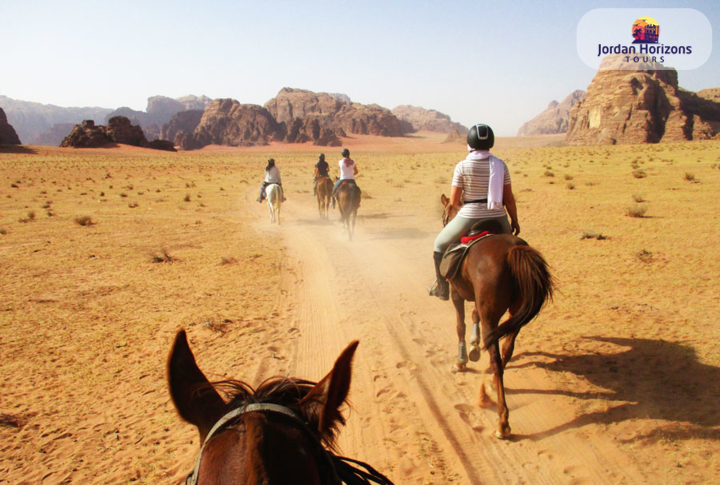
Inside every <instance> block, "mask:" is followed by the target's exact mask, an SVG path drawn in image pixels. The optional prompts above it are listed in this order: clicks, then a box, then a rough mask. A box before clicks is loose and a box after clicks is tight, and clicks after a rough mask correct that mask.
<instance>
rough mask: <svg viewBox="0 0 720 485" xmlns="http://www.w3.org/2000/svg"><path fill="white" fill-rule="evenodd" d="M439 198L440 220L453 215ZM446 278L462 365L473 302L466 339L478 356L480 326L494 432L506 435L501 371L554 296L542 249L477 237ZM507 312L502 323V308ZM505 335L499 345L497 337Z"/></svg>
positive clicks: (507, 238) (508, 237)
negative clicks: (493, 396) (493, 402)
mask: <svg viewBox="0 0 720 485" xmlns="http://www.w3.org/2000/svg"><path fill="white" fill-rule="evenodd" d="M440 201H441V202H442V203H443V205H444V206H445V209H444V212H443V224H444V225H446V224H447V223H448V222H449V221H450V220H451V219H452V218H453V217H455V215H456V211H455V208H454V207H453V206H452V205H451V204H450V203H449V202H450V201H449V200H448V198H447V197H445V194H443V195H442V197H441V198H440ZM449 281H450V297H451V299H452V302H453V305H454V306H455V311H456V313H457V334H458V347H459V355H458V363H457V365H456V369H457V370H464V369H465V366H466V364H467V362H468V353H467V351H466V348H467V347H466V344H465V301H472V302H475V308H474V309H473V312H472V320H473V331H472V336H471V339H470V344H471V351H470V355H469V358H470V360H472V361H477V360H479V359H480V348H479V347H478V345H479V342H480V327H481V326H482V341H483V348H484V349H486V350H487V351H488V353H489V356H490V367H491V369H492V371H493V374H494V380H493V383H494V387H495V389H496V390H497V407H498V416H499V424H498V429H497V431H496V432H495V436H497V437H498V438H507V437H509V436H510V425H509V424H508V415H509V412H508V408H507V404H506V403H505V388H504V385H503V372H504V370H505V366H506V365H507V363H508V362H509V361H510V359H511V358H512V354H513V350H514V348H515V339H516V338H517V335H518V333H519V332H520V329H521V328H522V327H523V326H524V325H526V324H527V323H529V322H530V321H531V320H532V319H533V318H535V316H536V315H537V314H538V312H540V309H541V308H542V307H543V305H544V304H545V302H546V301H547V300H549V299H552V294H553V289H554V287H555V283H554V280H553V277H552V276H551V274H550V272H549V270H548V266H547V263H546V262H545V259H544V258H543V257H542V255H541V254H540V253H539V252H538V251H537V250H535V249H533V248H531V247H530V246H528V244H527V243H526V242H525V241H524V240H522V239H520V238H519V237H516V236H513V235H512V234H497V235H493V236H490V237H487V238H484V239H482V240H480V241H479V242H477V243H475V244H474V245H473V246H472V247H471V248H470V251H469V252H468V255H467V257H466V258H465V260H464V261H463V263H462V266H461V268H460V269H459V270H458V272H457V273H456V275H455V277H454V278H452V279H451V280H449ZM508 310H509V312H510V315H509V318H508V319H507V320H506V321H505V322H503V323H502V325H500V319H501V318H502V316H503V315H504V314H505V312H506V311H508ZM502 338H504V341H503V344H502V351H501V350H500V348H499V347H500V339H502ZM487 404H489V398H488V395H487V393H486V391H485V382H484V378H483V383H482V386H481V388H480V405H481V406H486V405H487Z"/></svg>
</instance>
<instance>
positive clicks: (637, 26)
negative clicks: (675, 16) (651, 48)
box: [632, 17, 660, 44]
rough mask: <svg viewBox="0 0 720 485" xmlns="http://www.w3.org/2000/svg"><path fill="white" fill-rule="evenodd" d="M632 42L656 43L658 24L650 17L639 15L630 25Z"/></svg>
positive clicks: (658, 32)
mask: <svg viewBox="0 0 720 485" xmlns="http://www.w3.org/2000/svg"><path fill="white" fill-rule="evenodd" d="M632 36H633V38H634V39H635V40H634V41H633V44H657V43H658V38H659V37H660V24H659V23H658V22H657V20H655V19H654V18H652V17H640V18H639V19H637V20H636V21H635V23H634V24H633V26H632Z"/></svg>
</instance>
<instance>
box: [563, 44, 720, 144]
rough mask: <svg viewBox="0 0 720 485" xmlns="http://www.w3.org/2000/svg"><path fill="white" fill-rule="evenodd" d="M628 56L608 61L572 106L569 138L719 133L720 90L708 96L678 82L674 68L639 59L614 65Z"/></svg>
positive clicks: (625, 139)
mask: <svg viewBox="0 0 720 485" xmlns="http://www.w3.org/2000/svg"><path fill="white" fill-rule="evenodd" d="M623 59H624V56H622V55H612V56H607V57H606V58H605V59H604V60H603V64H602V65H601V69H600V70H599V71H598V73H597V74H596V75H595V77H594V78H593V80H592V82H591V83H590V86H588V90H587V94H586V95H585V98H583V99H582V100H580V101H579V102H578V103H576V104H575V106H573V108H572V110H571V111H570V118H569V122H568V132H567V135H566V138H565V140H566V142H567V143H569V144H574V145H592V144H616V143H658V142H660V141H684V140H698V139H709V138H716V137H717V136H718V134H719V133H720V103H718V102H717V101H715V100H714V99H715V95H716V94H717V91H716V90H714V89H713V90H703V92H704V93H703V94H704V95H703V96H701V95H699V94H696V93H693V92H691V91H686V90H684V89H682V88H680V87H679V86H678V74H677V71H675V70H674V69H664V70H653V69H652V68H657V67H659V66H657V65H653V64H644V65H643V64H639V65H638V69H637V70H633V71H628V70H612V69H607V68H612V67H613V66H614V65H615V64H616V63H620V62H622V61H623Z"/></svg>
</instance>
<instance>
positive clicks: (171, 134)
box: [160, 109, 203, 146]
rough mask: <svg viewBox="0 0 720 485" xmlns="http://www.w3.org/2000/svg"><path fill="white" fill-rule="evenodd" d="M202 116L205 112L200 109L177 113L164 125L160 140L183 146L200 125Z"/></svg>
mask: <svg viewBox="0 0 720 485" xmlns="http://www.w3.org/2000/svg"><path fill="white" fill-rule="evenodd" d="M202 116H203V110H199V109H191V110H188V111H181V112H179V113H175V114H174V115H173V117H172V118H170V121H169V122H168V123H167V124H165V125H163V127H162V131H161V132H160V138H162V139H163V140H169V141H171V142H172V143H173V144H174V145H175V146H183V145H184V144H185V143H186V140H187V138H188V137H189V136H191V135H192V134H193V132H194V131H195V128H197V126H198V125H199V124H200V120H201V119H202Z"/></svg>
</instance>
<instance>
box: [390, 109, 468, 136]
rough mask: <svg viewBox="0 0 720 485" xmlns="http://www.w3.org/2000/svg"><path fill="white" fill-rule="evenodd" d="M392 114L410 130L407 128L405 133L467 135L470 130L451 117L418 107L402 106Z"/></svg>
mask: <svg viewBox="0 0 720 485" xmlns="http://www.w3.org/2000/svg"><path fill="white" fill-rule="evenodd" d="M392 114H394V115H395V116H397V118H398V119H399V120H400V121H401V122H404V123H407V124H408V125H409V126H410V128H409V129H408V128H405V132H406V133H409V132H413V131H435V132H438V133H448V134H450V133H453V132H457V133H459V134H466V133H467V132H468V129H467V128H466V127H464V126H463V125H461V124H460V123H455V122H453V121H452V120H451V119H450V117H449V116H448V115H446V114H444V113H440V112H439V111H435V110H434V109H425V108H419V107H417V106H410V105H401V106H396V107H395V108H393V110H392Z"/></svg>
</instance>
